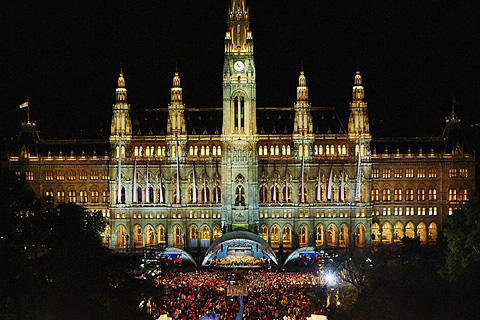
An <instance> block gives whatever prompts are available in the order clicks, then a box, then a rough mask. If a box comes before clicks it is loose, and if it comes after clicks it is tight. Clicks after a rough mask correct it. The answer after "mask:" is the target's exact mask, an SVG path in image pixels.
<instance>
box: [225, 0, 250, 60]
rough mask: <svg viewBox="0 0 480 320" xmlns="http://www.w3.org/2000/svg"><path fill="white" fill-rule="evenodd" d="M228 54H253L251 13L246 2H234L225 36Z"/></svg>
mask: <svg viewBox="0 0 480 320" xmlns="http://www.w3.org/2000/svg"><path fill="white" fill-rule="evenodd" d="M225 52H226V53H244V54H245V53H246V54H248V53H250V54H251V53H253V37H252V31H251V30H250V13H249V9H248V7H247V5H246V3H245V0H232V5H231V7H230V10H229V14H228V30H227V33H226V35H225Z"/></svg>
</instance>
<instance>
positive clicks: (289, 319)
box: [153, 270, 319, 320]
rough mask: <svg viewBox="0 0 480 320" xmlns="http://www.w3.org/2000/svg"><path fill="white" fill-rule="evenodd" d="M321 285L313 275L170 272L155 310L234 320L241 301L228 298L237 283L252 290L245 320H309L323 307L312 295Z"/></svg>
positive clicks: (162, 279)
mask: <svg viewBox="0 0 480 320" xmlns="http://www.w3.org/2000/svg"><path fill="white" fill-rule="evenodd" d="M317 281H318V280H317V279H316V278H315V276H314V275H313V274H312V273H293V272H280V271H267V270H229V271H225V270H207V271H195V272H175V273H174V272H168V273H165V274H162V275H160V276H158V278H157V279H156V284H157V285H161V286H163V287H164V290H165V296H164V297H163V298H162V299H161V303H160V304H159V305H157V306H155V307H154V308H153V310H154V313H156V314H168V315H169V316H170V317H172V319H180V320H183V319H185V320H197V319H202V317H203V316H204V315H206V314H207V313H209V312H212V311H213V312H215V313H216V314H217V315H218V318H219V319H220V320H234V319H235V317H236V315H237V312H238V310H239V304H238V300H237V298H235V297H228V296H227V286H229V285H230V284H231V283H232V282H233V283H234V284H235V285H244V286H246V287H247V289H248V296H247V297H245V298H244V301H245V307H244V313H243V319H249V320H254V319H259V320H276V319H278V320H293V319H295V320H305V319H306V318H307V317H308V316H310V315H311V314H312V313H313V310H314V309H315V306H318V305H319V303H318V301H317V299H316V298H315V296H314V295H312V294H309V293H311V292H313V291H314V289H315V287H316V286H317V285H318V282H317Z"/></svg>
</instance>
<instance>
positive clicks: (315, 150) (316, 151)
mask: <svg viewBox="0 0 480 320" xmlns="http://www.w3.org/2000/svg"><path fill="white" fill-rule="evenodd" d="M313 150H314V152H315V155H316V156H318V146H317V145H315V147H314V149H313Z"/></svg>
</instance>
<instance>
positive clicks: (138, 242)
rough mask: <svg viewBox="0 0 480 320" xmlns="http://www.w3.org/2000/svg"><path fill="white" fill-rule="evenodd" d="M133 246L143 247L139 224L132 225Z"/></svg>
mask: <svg viewBox="0 0 480 320" xmlns="http://www.w3.org/2000/svg"><path fill="white" fill-rule="evenodd" d="M133 246H134V247H135V248H141V247H143V234H142V228H141V227H140V226H139V225H136V226H134V227H133Z"/></svg>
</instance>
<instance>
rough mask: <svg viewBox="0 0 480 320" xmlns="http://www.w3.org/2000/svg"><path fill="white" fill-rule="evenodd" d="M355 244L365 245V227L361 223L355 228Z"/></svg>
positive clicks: (358, 245)
mask: <svg viewBox="0 0 480 320" xmlns="http://www.w3.org/2000/svg"><path fill="white" fill-rule="evenodd" d="M355 245H356V246H357V247H359V248H361V247H363V246H364V245H365V227H364V226H363V225H362V224H359V225H358V226H357V228H356V229H355Z"/></svg>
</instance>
